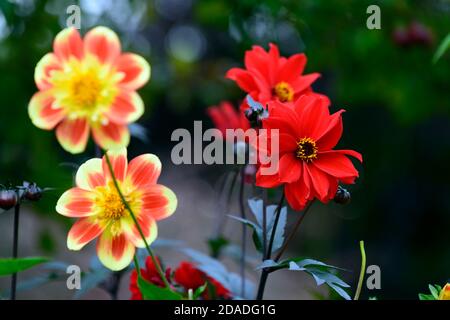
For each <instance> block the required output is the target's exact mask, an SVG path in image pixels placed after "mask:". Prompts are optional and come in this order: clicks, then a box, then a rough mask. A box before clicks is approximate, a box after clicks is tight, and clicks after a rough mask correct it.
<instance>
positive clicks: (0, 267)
mask: <svg viewBox="0 0 450 320" xmlns="http://www.w3.org/2000/svg"><path fill="white" fill-rule="evenodd" d="M47 261H49V259H48V258H45V257H27V258H19V259H0V276H7V275H10V274H13V273H16V272H20V271H23V270H26V269H29V268H32V267H34V266H36V265H38V264H41V263H44V262H47Z"/></svg>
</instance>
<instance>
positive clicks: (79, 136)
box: [56, 118, 89, 153]
mask: <svg viewBox="0 0 450 320" xmlns="http://www.w3.org/2000/svg"><path fill="white" fill-rule="evenodd" d="M56 137H57V138H58V141H59V143H60V144H61V146H62V147H63V148H64V150H66V151H68V152H70V153H80V152H83V151H84V149H85V148H86V144H87V141H88V138H89V126H88V122H87V120H86V119H84V118H78V119H74V120H70V119H67V118H66V119H64V120H63V121H62V122H61V124H60V125H58V127H57V128H56Z"/></svg>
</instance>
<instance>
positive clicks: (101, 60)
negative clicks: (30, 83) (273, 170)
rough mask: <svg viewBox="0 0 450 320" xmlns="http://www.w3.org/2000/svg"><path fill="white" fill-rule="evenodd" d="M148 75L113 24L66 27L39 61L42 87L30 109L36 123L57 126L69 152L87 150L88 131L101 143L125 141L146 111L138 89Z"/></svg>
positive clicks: (113, 144) (49, 127)
mask: <svg viewBox="0 0 450 320" xmlns="http://www.w3.org/2000/svg"><path fill="white" fill-rule="evenodd" d="M149 78H150V66H149V64H148V63H147V61H145V59H144V58H142V57H141V56H138V55H136V54H133V53H122V52H121V45H120V41H119V38H118V37H117V35H116V34H115V33H114V32H113V31H112V30H110V29H108V28H106V27H96V28H94V29H92V30H90V31H89V32H88V33H87V34H86V35H85V36H84V39H82V38H81V36H80V34H79V33H78V31H77V30H76V29H74V28H66V29H64V30H62V31H61V32H60V33H58V35H57V36H56V38H55V40H54V42H53V52H51V53H47V54H46V55H45V56H44V57H42V59H41V60H40V61H39V62H38V64H37V66H36V69H35V73H34V79H35V82H36V85H37V87H38V89H39V91H38V92H37V93H35V94H34V95H33V97H32V98H31V100H30V103H29V105H28V113H29V115H30V118H31V121H32V122H33V124H34V125H35V126H36V127H38V128H41V129H45V130H52V129H54V128H56V137H57V139H58V141H59V143H60V144H61V146H62V147H63V148H64V149H65V150H66V151H68V152H71V153H80V152H83V151H84V150H85V148H86V144H87V141H88V138H89V132H90V131H92V135H93V138H94V141H95V143H96V144H97V145H99V146H100V147H102V148H103V149H110V148H117V147H126V146H127V145H128V143H129V140H130V133H129V130H128V127H127V125H128V124H129V123H131V122H134V121H136V120H137V119H138V118H139V117H141V115H142V114H143V112H144V103H143V101H142V99H141V98H140V96H139V95H138V94H137V93H136V90H137V89H139V88H140V87H142V86H143V85H144V84H145V83H147V81H148V80H149Z"/></svg>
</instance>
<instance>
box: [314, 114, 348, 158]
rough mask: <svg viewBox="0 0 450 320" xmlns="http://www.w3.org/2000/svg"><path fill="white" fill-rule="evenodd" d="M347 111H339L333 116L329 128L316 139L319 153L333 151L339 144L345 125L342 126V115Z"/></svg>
mask: <svg viewBox="0 0 450 320" xmlns="http://www.w3.org/2000/svg"><path fill="white" fill-rule="evenodd" d="M344 111H345V110H339V111H338V112H336V113H334V114H332V115H331V117H330V120H329V123H328V127H327V128H326V129H325V130H324V131H322V132H321V133H319V134H318V135H317V136H318V137H317V138H316V143H317V147H318V148H319V151H327V150H330V149H333V148H334V147H335V146H336V144H337V143H338V142H339V139H340V138H341V136H342V131H343V124H342V115H341V114H342V113H343V112H344Z"/></svg>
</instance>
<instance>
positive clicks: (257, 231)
mask: <svg viewBox="0 0 450 320" xmlns="http://www.w3.org/2000/svg"><path fill="white" fill-rule="evenodd" d="M248 205H249V207H250V209H251V212H252V213H253V215H254V216H255V219H256V223H255V222H253V221H250V220H248V219H243V218H240V217H236V216H230V218H233V219H235V220H237V221H240V222H242V223H244V224H245V225H247V226H249V227H250V228H251V229H252V230H253V235H252V239H253V243H254V244H255V248H256V250H258V251H259V252H262V249H263V246H262V244H263V239H264V235H263V214H264V211H263V210H264V208H263V201H262V200H261V199H249V200H248ZM276 209H277V206H276V205H270V206H267V207H266V230H267V231H266V235H265V237H266V243H269V240H270V237H271V234H272V230H273V225H274V223H275V216H276ZM286 222H287V209H286V207H283V208H281V211H280V217H279V219H278V225H277V229H276V230H275V237H274V241H273V246H272V252H274V251H277V250H278V249H280V248H281V246H282V245H283V242H284V229H285V228H286Z"/></svg>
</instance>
